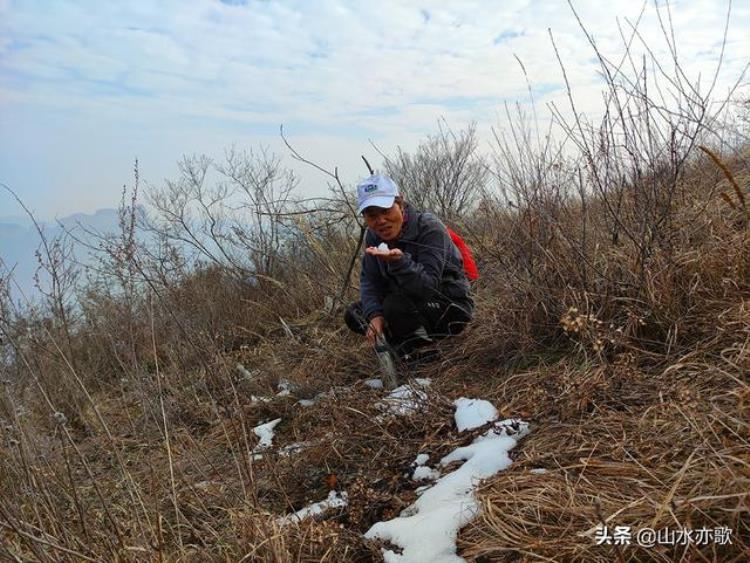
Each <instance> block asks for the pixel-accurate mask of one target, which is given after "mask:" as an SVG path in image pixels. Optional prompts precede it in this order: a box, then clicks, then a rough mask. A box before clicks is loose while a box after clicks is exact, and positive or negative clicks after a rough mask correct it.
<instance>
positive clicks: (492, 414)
mask: <svg viewBox="0 0 750 563" xmlns="http://www.w3.org/2000/svg"><path fill="white" fill-rule="evenodd" d="M453 404H454V405H456V414H455V419H456V428H458V431H459V432H463V431H464V430H473V429H474V428H479V427H480V426H484V425H485V424H487V423H488V422H492V421H493V420H497V417H498V416H500V413H499V412H498V411H497V409H496V408H495V406H494V405H493V404H492V403H490V402H489V401H485V400H484V399H466V398H465V397H461V398H460V399H457V400H456V401H455V402H454V403H453Z"/></svg>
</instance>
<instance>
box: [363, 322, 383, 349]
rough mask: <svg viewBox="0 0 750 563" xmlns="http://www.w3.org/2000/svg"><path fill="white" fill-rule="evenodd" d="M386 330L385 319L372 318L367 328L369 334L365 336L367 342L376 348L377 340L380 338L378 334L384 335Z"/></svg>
mask: <svg viewBox="0 0 750 563" xmlns="http://www.w3.org/2000/svg"><path fill="white" fill-rule="evenodd" d="M384 330H385V318H383V317H380V316H378V317H373V318H371V319H370V324H369V326H368V327H367V333H366V334H365V336H366V337H367V341H368V342H369V343H370V344H372V345H373V346H375V339H376V338H377V337H378V334H383V331H384Z"/></svg>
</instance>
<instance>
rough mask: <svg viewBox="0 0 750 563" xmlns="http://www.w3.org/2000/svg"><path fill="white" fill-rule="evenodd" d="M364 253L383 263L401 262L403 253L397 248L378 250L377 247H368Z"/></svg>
mask: <svg viewBox="0 0 750 563" xmlns="http://www.w3.org/2000/svg"><path fill="white" fill-rule="evenodd" d="M365 252H366V253H367V254H369V255H371V256H375V257H376V258H378V259H380V260H383V261H384V262H395V261H396V260H401V258H402V257H403V255H404V253H403V252H401V249H399V248H389V249H387V250H386V249H380V248H378V247H377V246H368V247H367V248H366V249H365Z"/></svg>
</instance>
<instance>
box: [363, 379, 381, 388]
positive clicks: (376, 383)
mask: <svg viewBox="0 0 750 563" xmlns="http://www.w3.org/2000/svg"><path fill="white" fill-rule="evenodd" d="M362 383H364V384H365V385H366V386H367V387H369V388H370V389H382V388H383V380H382V379H365V380H364V381H363V382H362Z"/></svg>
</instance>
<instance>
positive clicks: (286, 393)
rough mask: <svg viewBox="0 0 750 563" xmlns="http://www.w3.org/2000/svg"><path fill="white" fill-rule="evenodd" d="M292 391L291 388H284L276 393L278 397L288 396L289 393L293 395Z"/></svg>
mask: <svg viewBox="0 0 750 563" xmlns="http://www.w3.org/2000/svg"><path fill="white" fill-rule="evenodd" d="M291 394H292V392H291V391H290V390H289V389H282V390H281V391H279V392H278V393H276V396H277V397H286V396H287V395H291Z"/></svg>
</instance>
